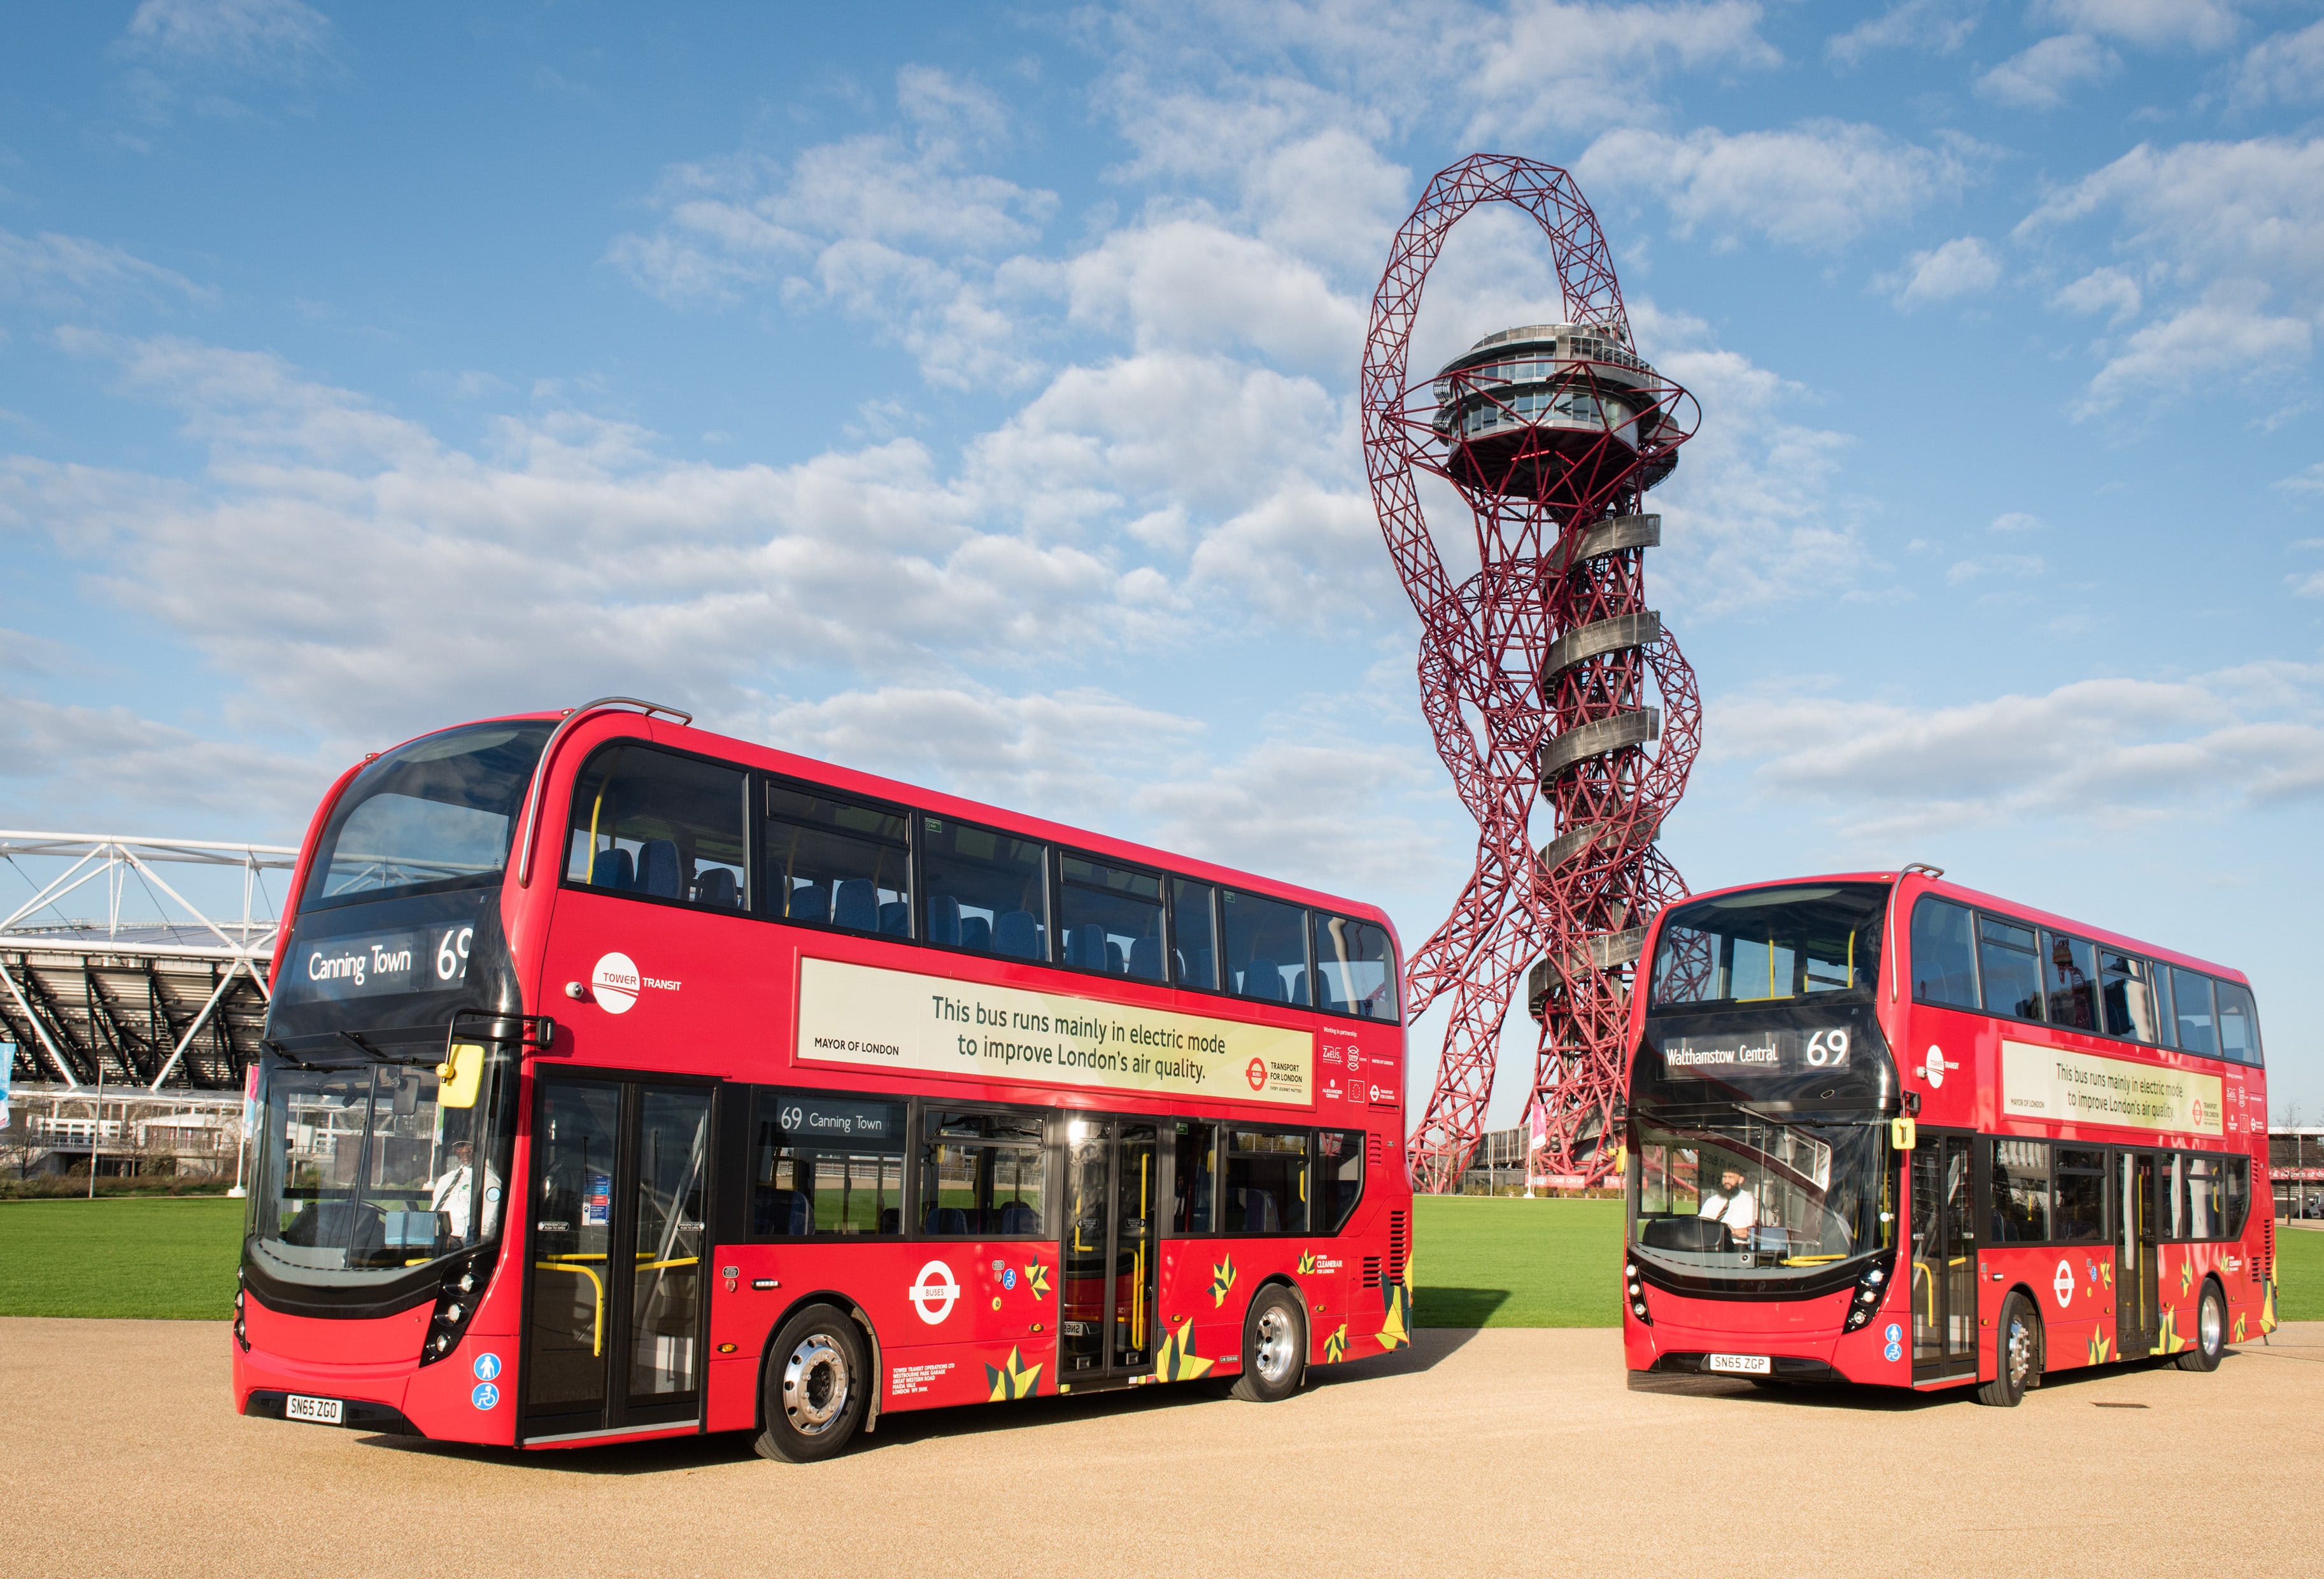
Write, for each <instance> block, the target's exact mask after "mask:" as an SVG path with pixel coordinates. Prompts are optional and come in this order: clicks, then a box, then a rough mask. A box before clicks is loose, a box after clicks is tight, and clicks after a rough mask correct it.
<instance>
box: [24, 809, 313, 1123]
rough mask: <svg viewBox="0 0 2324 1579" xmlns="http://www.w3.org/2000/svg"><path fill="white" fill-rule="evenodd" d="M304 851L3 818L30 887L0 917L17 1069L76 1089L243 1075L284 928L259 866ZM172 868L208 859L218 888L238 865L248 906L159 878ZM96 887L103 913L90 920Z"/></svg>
mask: <svg viewBox="0 0 2324 1579" xmlns="http://www.w3.org/2000/svg"><path fill="white" fill-rule="evenodd" d="M298 854H299V853H298V851H296V850H294V849H291V848H287V847H285V846H282V845H251V844H220V843H213V842H210V841H206V840H200V839H161V838H135V837H129V836H120V835H109V834H57V833H29V832H18V831H14V830H8V829H0V864H5V865H6V866H8V867H11V868H13V869H14V872H15V873H16V874H17V875H18V876H19V877H22V878H23V881H24V882H25V884H26V885H27V886H28V887H30V888H31V889H32V896H31V897H30V898H29V899H26V900H23V901H22V902H21V903H18V904H16V905H15V906H14V909H13V910H7V911H6V912H5V916H0V1038H5V1039H7V1040H11V1041H14V1043H15V1044H16V1066H15V1072H16V1075H17V1077H19V1078H21V1079H24V1080H28V1081H29V1080H42V1081H46V1080H61V1081H62V1082H63V1083H64V1085H66V1086H67V1087H68V1088H69V1089H74V1090H78V1088H79V1087H81V1086H82V1085H94V1084H97V1083H99V1082H100V1081H101V1082H102V1083H103V1084H104V1085H108V1086H111V1085H143V1086H145V1087H147V1088H148V1089H149V1090H152V1091H155V1092H159V1091H161V1090H162V1089H163V1087H165V1086H177V1087H189V1088H191V1089H194V1090H198V1091H200V1090H232V1089H235V1088H236V1087H238V1086H240V1085H241V1084H242V1080H243V1073H244V1070H245V1069H247V1068H248V1067H250V1065H251V1064H252V1063H253V1062H254V1061H255V1060H256V1058H257V1057H258V1052H259V1039H260V1036H261V1035H262V1034H263V1028H264V1026H265V1022H266V1005H267V1001H268V998H267V988H266V976H267V972H268V969H269V967H270V965H271V964H272V960H273V956H274V937H275V933H276V931H277V930H278V928H279V927H280V923H279V922H278V921H277V920H276V919H274V918H273V916H272V913H271V912H272V909H273V903H272V896H271V895H270V894H269V893H268V891H267V885H266V882H265V879H264V876H263V874H264V873H269V872H284V873H287V872H289V871H290V870H291V866H292V865H293V864H294V863H295V862H296V860H297V857H298ZM165 865H179V866H186V865H191V866H198V867H208V868H211V869H213V870H212V871H211V872H210V873H207V874H205V875H206V880H207V882H208V885H209V886H211V887H215V886H217V878H218V877H220V876H222V875H224V873H220V872H218V871H217V870H216V869H218V868H225V869H226V870H227V871H229V872H233V871H236V870H237V869H238V873H239V876H240V886H241V890H242V900H241V905H240V911H241V913H240V915H239V917H238V918H236V919H219V918H217V917H216V916H213V915H211V914H209V913H208V912H206V911H205V910H204V909H203V908H202V907H201V906H200V905H198V904H196V903H194V902H193V901H192V900H189V899H187V898H186V897H185V895H184V894H183V893H181V892H180V885H178V884H172V883H171V882H170V881H169V880H168V879H167V878H165V877H163V876H162V874H161V871H160V870H159V868H161V867H162V866H165ZM58 867H61V868H62V870H61V872H58V873H56V874H55V875H52V876H51V875H48V873H51V872H52V871H55V869H56V868H58ZM229 881H231V880H229ZM180 882H181V883H183V886H187V887H192V886H196V885H195V884H193V883H190V882H184V880H183V877H182V875H181V878H180ZM98 895H102V896H103V900H104V903H103V906H102V912H101V917H100V919H88V916H89V913H90V911H91V910H94V909H97V907H96V906H95V905H94V904H93V903H92V900H95V899H96V898H97V896H98ZM7 902H8V901H7V900H5V899H0V905H5V904H6V903H7ZM212 908H213V909H215V908H217V907H216V906H215V905H213V907H212ZM145 911H150V912H151V913H150V914H145V913H142V912H145ZM125 912H126V913H125Z"/></svg>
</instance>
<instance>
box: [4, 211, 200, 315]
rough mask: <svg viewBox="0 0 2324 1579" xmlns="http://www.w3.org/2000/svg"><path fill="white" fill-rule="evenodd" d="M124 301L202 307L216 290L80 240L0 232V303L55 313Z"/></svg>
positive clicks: (47, 234)
mask: <svg viewBox="0 0 2324 1579" xmlns="http://www.w3.org/2000/svg"><path fill="white" fill-rule="evenodd" d="M123 298H130V299H134V300H143V301H145V302H148V303H152V304H162V303H167V302H170V301H184V302H188V303H191V304H194V305H197V306H207V305H209V304H211V303H213V302H215V301H216V300H217V292H216V291H212V290H210V289H208V287H206V286H202V285H197V284H195V283H194V282H192V281H191V280H189V279H187V278H186V277H185V276H184V275H183V274H180V273H178V272H175V271H174V270H171V269H165V268H162V267H161V265H160V264H158V263H147V262H146V261H145V260H144V259H143V258H140V257H136V256H134V255H133V254H129V253H125V252H124V251H122V250H121V249H120V248H119V247H117V246H108V245H106V244H105V243H103V242H101V241H91V240H89V239H88V237H86V236H79V235H57V234H55V233H54V232H43V233H42V234H41V235H34V236H23V235H15V234H14V232H12V231H6V230H0V301H27V302H31V303H32V304H33V305H35V306H39V307H44V308H50V309H60V308H80V307H87V306H89V305H90V304H92V303H94V302H97V301H100V300H119V299H123Z"/></svg>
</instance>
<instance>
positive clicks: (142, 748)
mask: <svg viewBox="0 0 2324 1579" xmlns="http://www.w3.org/2000/svg"><path fill="white" fill-rule="evenodd" d="M378 743H379V744H384V743H386V742H384V741H382V742H378ZM335 771H337V769H336V768H335V767H332V766H327V764H326V762H325V760H324V759H323V758H322V757H320V756H299V755H294V754H292V753H287V752H282V751H278V750H273V749H271V748H268V747H265V746H262V745H255V744H251V743H243V742H235V741H221V740H216V739H206V738H204V737H203V736H201V735H198V734H195V733H193V732H192V731H190V730H188V729H184V728H180V727H179V726H177V725H167V724H160V723H156V722H155V721H153V720H152V719H151V718H146V717H143V716H140V715H138V714H136V713H134V712H133V711H132V710H130V709H129V708H127V707H122V706H114V707H82V706H57V705H55V704H52V703H49V702H43V701H40V700H36V699H34V698H32V697H21V696H10V695H7V694H5V693H0V797H5V799H6V802H7V805H8V808H9V814H10V816H11V817H12V818H13V819H14V825H15V826H33V827H42V826H45V827H52V828H64V829H77V828H86V827H89V826H92V825H106V826H114V827H116V828H117V827H118V826H120V824H121V823H122V822H124V821H126V822H129V823H132V824H142V823H144V822H145V821H146V820H147V819H148V818H149V817H152V816H154V815H157V814H158V813H157V809H156V808H169V813H168V814H169V815H170V816H172V817H180V818H181V819H193V820H195V821H198V822H199V823H200V824H201V825H202V826H203V827H209V826H218V825H223V826H226V827H230V828H231V829H232V830H233V831H234V832H235V834H237V835H238V836H241V837H244V838H256V839H258V840H260V841H262V842H280V843H290V844H295V843H297V841H298V836H299V832H300V828H301V827H302V826H303V825H304V824H305V821H306V818H307V816H308V814H309V812H310V811H312V809H313V808H314V804H315V799H316V798H317V797H318V796H319V795H320V794H321V793H322V791H323V788H324V786H325V785H327V784H328V783H329V782H330V780H331V776H332V774H333V773H334V772H335ZM141 831H152V832H159V833H169V834H174V835H179V836H196V835H197V834H198V831H199V830H198V829H195V828H189V827H187V826H184V822H183V821H182V820H181V821H180V825H179V826H173V827H169V828H160V829H151V830H141Z"/></svg>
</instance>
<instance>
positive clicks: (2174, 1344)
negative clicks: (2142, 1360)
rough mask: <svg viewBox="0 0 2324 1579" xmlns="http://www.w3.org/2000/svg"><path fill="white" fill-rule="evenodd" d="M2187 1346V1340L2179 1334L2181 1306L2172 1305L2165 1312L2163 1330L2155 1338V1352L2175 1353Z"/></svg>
mask: <svg viewBox="0 0 2324 1579" xmlns="http://www.w3.org/2000/svg"><path fill="white" fill-rule="evenodd" d="M2186 1346H2187V1340H2186V1339H2185V1338H2182V1337H2181V1336H2180V1335H2179V1307H2177V1306H2175V1305H2173V1306H2171V1307H2167V1308H2166V1309H2165V1310H2164V1311H2163V1331H2162V1333H2161V1334H2159V1335H2158V1336H2157V1337H2156V1338H2155V1340H2154V1349H2155V1352H2156V1353H2161V1354H2175V1353H2178V1352H2179V1351H2180V1350H2181V1349H2183V1348H2185V1347H2186Z"/></svg>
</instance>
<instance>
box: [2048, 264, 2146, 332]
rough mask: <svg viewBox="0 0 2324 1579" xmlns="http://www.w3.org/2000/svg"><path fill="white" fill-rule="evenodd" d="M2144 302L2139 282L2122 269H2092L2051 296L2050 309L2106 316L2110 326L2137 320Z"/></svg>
mask: <svg viewBox="0 0 2324 1579" xmlns="http://www.w3.org/2000/svg"><path fill="white" fill-rule="evenodd" d="M2143 301H2144V297H2142V296H2141V295H2140V294H2139V290H2138V282H2137V281H2135V280H2134V279H2132V278H2131V277H2130V276H2129V275H2128V274H2126V273H2125V272H2123V271H2122V270H2120V269H2112V268H2108V269H2092V270H2091V271H2090V272H2089V273H2087V274H2084V275H2083V276H2082V277H2081V278H2080V279H2079V280H2076V281H2074V282H2072V283H2071V284H2069V285H2062V286H2061V287H2059V288H2058V290H2057V291H2054V292H2052V294H2051V297H2050V305H2051V306H2052V307H2062V308H2064V309H2066V310H2067V311H2069V312H2082V313H2089V312H2104V313H2106V314H2107V323H2108V324H2109V325H2113V324H2118V323H2121V322H2122V321H2123V320H2124V319H2132V318H2136V317H2137V316H2138V309H2139V306H2140V304H2141V303H2142V302H2143Z"/></svg>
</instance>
